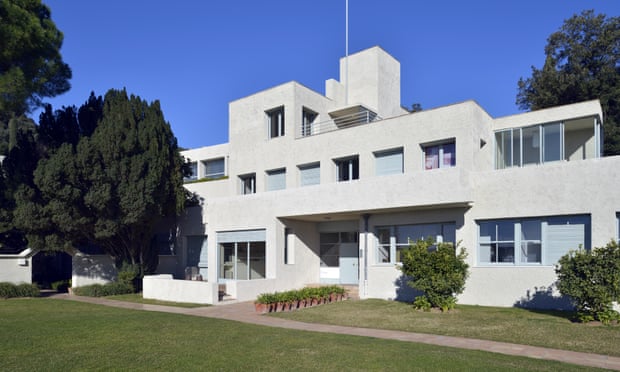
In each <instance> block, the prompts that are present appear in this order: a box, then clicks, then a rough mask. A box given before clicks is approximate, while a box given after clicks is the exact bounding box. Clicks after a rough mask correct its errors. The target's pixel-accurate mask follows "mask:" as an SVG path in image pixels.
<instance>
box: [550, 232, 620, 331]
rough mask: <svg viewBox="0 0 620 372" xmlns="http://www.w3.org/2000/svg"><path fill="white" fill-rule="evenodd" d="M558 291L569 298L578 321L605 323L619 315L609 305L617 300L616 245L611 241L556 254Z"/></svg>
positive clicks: (619, 255) (619, 258)
mask: <svg viewBox="0 0 620 372" xmlns="http://www.w3.org/2000/svg"><path fill="white" fill-rule="evenodd" d="M555 272H556V274H557V275H558V283H557V284H558V289H559V290H560V293H562V294H563V295H565V296H568V297H570V298H571V299H572V301H573V304H574V305H575V308H576V310H577V316H578V318H579V320H580V321H582V322H588V321H592V320H598V321H600V322H602V323H605V324H609V323H610V322H611V321H612V320H618V319H620V314H618V313H617V312H616V311H614V310H613V308H612V302H613V301H619V300H620V246H618V243H617V242H615V241H611V242H610V243H608V244H607V245H606V246H605V247H602V248H594V249H592V250H590V251H587V250H584V249H579V250H577V251H572V252H570V253H568V254H566V255H564V256H562V258H560V260H559V261H558V265H557V266H556V268H555Z"/></svg>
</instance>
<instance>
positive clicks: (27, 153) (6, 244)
mask: <svg viewBox="0 0 620 372" xmlns="http://www.w3.org/2000/svg"><path fill="white" fill-rule="evenodd" d="M24 121H26V122H24ZM18 126H20V127H21V128H22V130H17V129H16V128H17V127H18ZM11 128H12V130H11V136H10V137H11V140H10V142H11V148H10V150H7V152H5V154H7V156H6V158H5V159H4V160H3V161H2V162H1V164H0V165H1V166H0V250H5V251H7V250H8V251H13V252H18V251H21V250H22V249H24V248H25V247H26V245H27V242H26V239H25V236H24V233H23V232H22V231H20V230H19V229H18V228H16V227H15V225H14V223H13V222H14V221H13V220H14V218H13V212H14V209H15V207H16V200H15V192H16V190H17V189H18V188H19V187H21V186H22V185H28V186H33V185H34V184H33V173H34V170H35V168H36V166H37V162H38V160H39V153H38V149H37V143H36V138H37V136H36V130H35V126H34V124H33V123H31V122H30V120H29V119H26V118H24V117H19V118H13V119H11ZM31 128H32V129H31Z"/></svg>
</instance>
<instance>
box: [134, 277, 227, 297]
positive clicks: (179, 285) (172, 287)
mask: <svg viewBox="0 0 620 372" xmlns="http://www.w3.org/2000/svg"><path fill="white" fill-rule="evenodd" d="M142 297H143V298H147V299H153V300H160V301H171V302H187V303H195V304H216V303H217V301H218V287H217V283H210V282H201V281H190V280H176V279H172V275H168V274H162V275H146V276H145V277H144V279H143V280H142Z"/></svg>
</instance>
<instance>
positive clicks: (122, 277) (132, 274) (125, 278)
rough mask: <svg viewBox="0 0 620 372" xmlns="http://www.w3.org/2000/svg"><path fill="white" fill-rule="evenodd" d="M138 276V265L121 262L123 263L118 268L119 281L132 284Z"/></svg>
mask: <svg viewBox="0 0 620 372" xmlns="http://www.w3.org/2000/svg"><path fill="white" fill-rule="evenodd" d="M139 276H140V265H133V264H130V263H128V262H123V265H122V266H121V268H120V269H119V270H118V276H117V278H118V281H119V282H120V283H129V284H132V285H133V284H134V282H135V280H136V278H138V277H139Z"/></svg>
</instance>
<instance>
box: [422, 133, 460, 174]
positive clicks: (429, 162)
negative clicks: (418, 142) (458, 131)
mask: <svg viewBox="0 0 620 372" xmlns="http://www.w3.org/2000/svg"><path fill="white" fill-rule="evenodd" d="M423 149H424V169H427V170H428V169H437V168H449V167H454V166H455V165H456V144H455V141H454V140H453V141H451V142H445V143H441V144H438V145H429V146H423Z"/></svg>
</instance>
